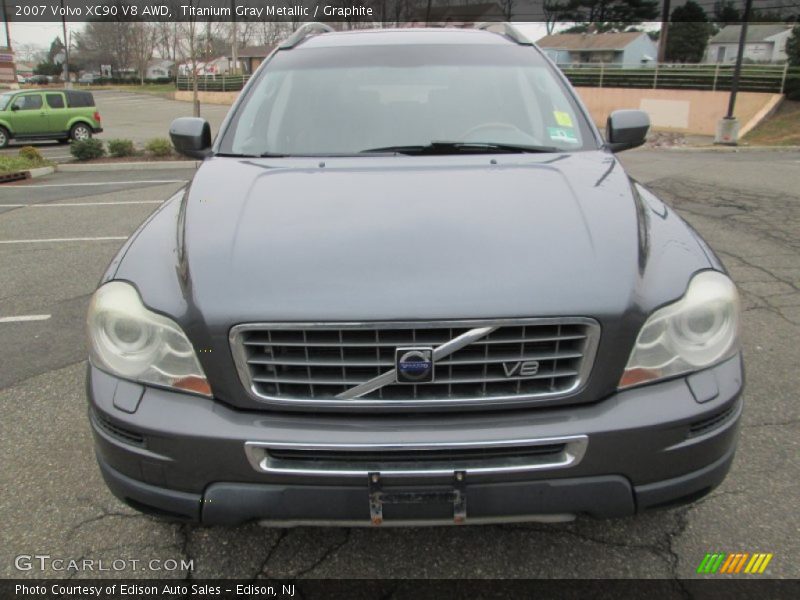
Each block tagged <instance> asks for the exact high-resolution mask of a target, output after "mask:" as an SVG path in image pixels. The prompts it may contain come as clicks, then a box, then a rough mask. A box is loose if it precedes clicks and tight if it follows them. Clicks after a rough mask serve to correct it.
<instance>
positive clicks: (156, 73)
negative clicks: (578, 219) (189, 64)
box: [144, 58, 175, 79]
mask: <svg viewBox="0 0 800 600" xmlns="http://www.w3.org/2000/svg"><path fill="white" fill-rule="evenodd" d="M144 76H145V79H163V78H165V77H169V78H172V77H175V62H174V61H171V60H164V59H161V58H156V59H153V60H151V61H150V62H149V63H147V70H146V71H145V75H144Z"/></svg>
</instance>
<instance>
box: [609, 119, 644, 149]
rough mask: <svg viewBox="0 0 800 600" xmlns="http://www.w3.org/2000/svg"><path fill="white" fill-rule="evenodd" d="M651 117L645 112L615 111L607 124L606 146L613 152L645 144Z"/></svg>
mask: <svg viewBox="0 0 800 600" xmlns="http://www.w3.org/2000/svg"><path fill="white" fill-rule="evenodd" d="M648 129H650V116H649V115H648V114H647V113H646V112H644V111H643V110H615V111H614V112H612V113H611V114H610V115H608V121H607V122H606V144H607V146H608V147H609V148H610V149H611V151H612V152H621V151H622V150H629V149H630V148H636V147H638V146H641V145H642V144H644V142H645V139H646V138H647V130H648Z"/></svg>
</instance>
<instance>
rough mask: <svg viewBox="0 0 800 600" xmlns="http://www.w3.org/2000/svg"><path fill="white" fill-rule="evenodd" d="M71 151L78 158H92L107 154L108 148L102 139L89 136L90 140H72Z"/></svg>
mask: <svg viewBox="0 0 800 600" xmlns="http://www.w3.org/2000/svg"><path fill="white" fill-rule="evenodd" d="M69 152H70V154H72V156H74V157H75V158H77V159H78V160H91V159H93V158H100V157H102V156H105V154H106V149H105V148H104V147H103V142H101V141H100V140H97V139H94V138H89V139H88V140H82V141H76V142H72V143H71V144H70V146H69Z"/></svg>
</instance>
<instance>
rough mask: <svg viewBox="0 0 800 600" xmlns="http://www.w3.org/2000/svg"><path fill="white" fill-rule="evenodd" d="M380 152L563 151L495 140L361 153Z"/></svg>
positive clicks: (369, 150) (433, 143)
mask: <svg viewBox="0 0 800 600" xmlns="http://www.w3.org/2000/svg"><path fill="white" fill-rule="evenodd" d="M373 152H375V153H378V152H384V153H386V152H393V153H395V154H414V155H420V154H461V153H470V152H472V153H475V154H491V153H494V152H508V153H520V154H521V153H531V154H534V153H538V152H561V149H560V148H556V147H555V146H529V145H525V144H502V143H497V144H495V143H493V142H431V143H430V144H425V145H419V146H385V147H383V148H369V149H367V150H362V151H361V152H360V154H371V153H373Z"/></svg>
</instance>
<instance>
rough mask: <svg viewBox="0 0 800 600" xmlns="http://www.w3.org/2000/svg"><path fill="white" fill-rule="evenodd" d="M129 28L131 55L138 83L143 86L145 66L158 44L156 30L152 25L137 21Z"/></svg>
mask: <svg viewBox="0 0 800 600" xmlns="http://www.w3.org/2000/svg"><path fill="white" fill-rule="evenodd" d="M131 25H132V28H131V53H132V54H133V60H134V65H135V66H136V70H137V72H138V73H139V82H140V83H141V84H142V85H144V78H145V76H146V75H147V64H148V63H149V62H150V59H151V58H153V53H154V52H155V49H156V45H157V43H158V29H157V28H156V27H155V25H154V24H153V23H147V22H145V21H137V22H135V23H132V24H131Z"/></svg>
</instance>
